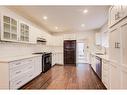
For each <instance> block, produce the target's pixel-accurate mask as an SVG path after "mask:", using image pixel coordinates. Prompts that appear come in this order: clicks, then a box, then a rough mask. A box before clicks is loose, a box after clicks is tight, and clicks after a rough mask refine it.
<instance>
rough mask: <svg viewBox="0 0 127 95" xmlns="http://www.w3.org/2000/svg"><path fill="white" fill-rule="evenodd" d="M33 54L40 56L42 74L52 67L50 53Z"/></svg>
mask: <svg viewBox="0 0 127 95" xmlns="http://www.w3.org/2000/svg"><path fill="white" fill-rule="evenodd" d="M33 54H41V55H42V72H43V73H44V72H46V71H48V70H49V69H50V68H51V66H52V53H51V52H36V53H33Z"/></svg>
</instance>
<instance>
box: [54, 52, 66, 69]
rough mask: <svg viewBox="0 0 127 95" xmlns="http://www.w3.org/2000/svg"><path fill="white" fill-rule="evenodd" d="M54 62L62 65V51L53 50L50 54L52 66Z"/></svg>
mask: <svg viewBox="0 0 127 95" xmlns="http://www.w3.org/2000/svg"><path fill="white" fill-rule="evenodd" d="M55 64H60V65H63V64H64V63H63V53H62V52H55V53H53V54H52V66H53V65H55Z"/></svg>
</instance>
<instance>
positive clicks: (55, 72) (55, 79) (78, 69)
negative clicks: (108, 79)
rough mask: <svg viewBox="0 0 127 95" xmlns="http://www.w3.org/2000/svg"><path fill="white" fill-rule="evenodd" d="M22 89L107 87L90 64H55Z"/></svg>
mask: <svg viewBox="0 0 127 95" xmlns="http://www.w3.org/2000/svg"><path fill="white" fill-rule="evenodd" d="M20 89H106V88H105V86H104V85H103V83H102V82H101V80H100V79H99V78H98V77H97V75H96V74H95V73H94V72H93V70H92V68H91V66H90V65H89V64H78V65H76V66H75V65H69V66H68V65H65V66H57V65H56V66H54V67H52V68H51V69H50V70H49V71H47V72H46V73H42V74H40V75H39V76H38V77H36V78H35V79H33V80H32V81H30V82H29V83H27V84H26V85H24V86H23V87H21V88H20Z"/></svg>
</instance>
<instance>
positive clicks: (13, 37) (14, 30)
mask: <svg viewBox="0 0 127 95" xmlns="http://www.w3.org/2000/svg"><path fill="white" fill-rule="evenodd" d="M1 40H4V41H17V40H18V22H17V19H15V18H13V17H10V16H7V15H2V16H1Z"/></svg>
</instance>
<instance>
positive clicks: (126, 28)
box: [120, 19, 127, 66]
mask: <svg viewBox="0 0 127 95" xmlns="http://www.w3.org/2000/svg"><path fill="white" fill-rule="evenodd" d="M120 30H121V50H122V55H121V56H122V64H123V65H126V66H127V19H125V21H124V22H122V23H121V25H120Z"/></svg>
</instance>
